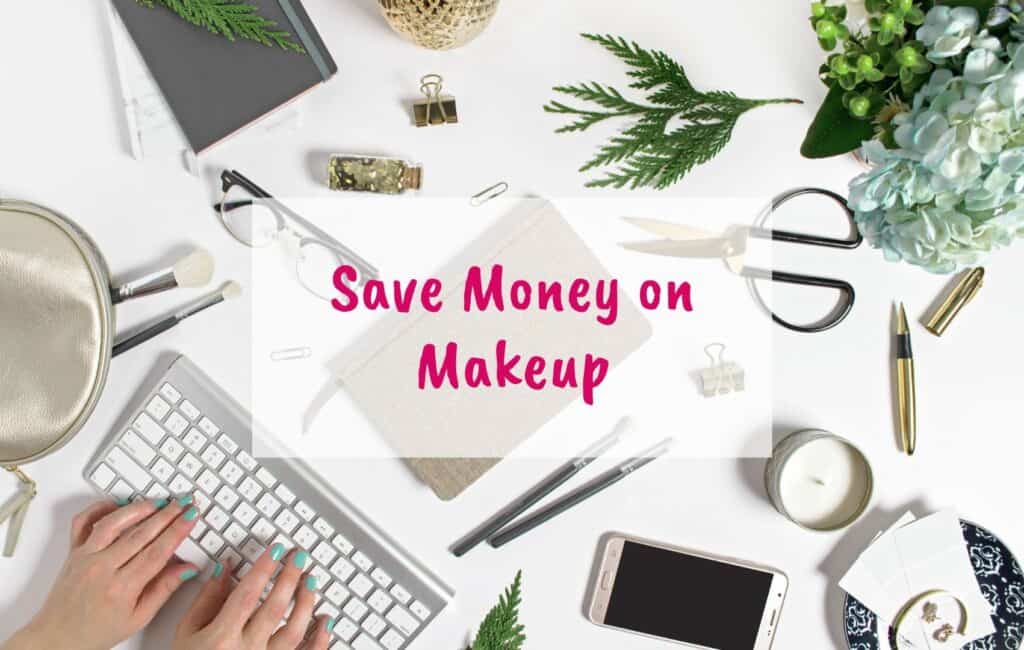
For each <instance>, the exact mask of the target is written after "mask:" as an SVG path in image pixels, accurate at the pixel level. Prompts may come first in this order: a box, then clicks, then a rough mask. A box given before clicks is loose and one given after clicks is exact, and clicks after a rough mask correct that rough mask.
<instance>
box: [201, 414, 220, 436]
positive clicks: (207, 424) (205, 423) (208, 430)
mask: <svg viewBox="0 0 1024 650" xmlns="http://www.w3.org/2000/svg"><path fill="white" fill-rule="evenodd" d="M199 428H200V429H202V430H203V433H205V434H206V435H208V436H210V437H211V438H212V437H214V436H216V435H217V434H218V433H220V427H218V426H217V425H216V424H214V423H213V420H211V419H210V418H208V417H203V419H202V420H200V421H199Z"/></svg>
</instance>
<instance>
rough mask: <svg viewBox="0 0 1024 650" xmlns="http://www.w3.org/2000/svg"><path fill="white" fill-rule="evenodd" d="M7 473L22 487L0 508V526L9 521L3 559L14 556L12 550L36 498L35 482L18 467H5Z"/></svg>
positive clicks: (16, 544)
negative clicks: (14, 477)
mask: <svg viewBox="0 0 1024 650" xmlns="http://www.w3.org/2000/svg"><path fill="white" fill-rule="evenodd" d="M4 469H6V470H7V471H8V472H11V473H12V474H14V475H15V476H16V477H18V480H19V481H20V482H21V484H22V487H21V489H19V490H18V493H17V494H15V495H14V496H12V497H11V498H10V499H8V500H7V503H5V504H4V505H3V506H2V507H0V525H3V523H4V522H5V521H8V520H10V524H9V525H8V526H7V541H6V543H5V544H4V557H12V556H13V555H14V549H15V548H16V547H17V546H18V538H19V537H20V535H21V528H22V526H23V525H24V523H25V515H26V513H28V507H29V505H31V503H32V499H33V498H35V496H36V482H35V481H33V480H32V479H30V478H29V477H28V475H27V474H25V472H23V471H21V469H20V468H18V467H14V466H11V467H5V468H4Z"/></svg>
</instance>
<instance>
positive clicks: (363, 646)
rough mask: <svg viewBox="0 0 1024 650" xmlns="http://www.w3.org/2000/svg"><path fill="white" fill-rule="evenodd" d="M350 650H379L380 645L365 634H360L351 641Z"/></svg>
mask: <svg viewBox="0 0 1024 650" xmlns="http://www.w3.org/2000/svg"><path fill="white" fill-rule="evenodd" d="M352 650H381V647H380V646H379V645H377V642H376V641H374V640H373V639H371V638H370V637H369V636H367V635H366V634H360V635H359V638H358V639H356V640H355V641H353V642H352Z"/></svg>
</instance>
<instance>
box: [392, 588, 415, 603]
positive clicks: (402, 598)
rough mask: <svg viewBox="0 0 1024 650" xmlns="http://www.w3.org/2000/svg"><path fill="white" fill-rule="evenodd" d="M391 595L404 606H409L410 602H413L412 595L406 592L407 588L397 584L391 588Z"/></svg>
mask: <svg viewBox="0 0 1024 650" xmlns="http://www.w3.org/2000/svg"><path fill="white" fill-rule="evenodd" d="M391 595H392V596H394V597H395V600H397V601H398V602H400V603H402V604H403V605H408V604H409V601H410V600H412V594H410V593H409V592H408V591H406V589H405V587H403V586H402V585H399V584H396V585H395V586H394V587H392V588H391Z"/></svg>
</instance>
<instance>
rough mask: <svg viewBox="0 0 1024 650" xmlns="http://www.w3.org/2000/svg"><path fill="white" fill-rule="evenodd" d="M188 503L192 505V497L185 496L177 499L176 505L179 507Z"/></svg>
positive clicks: (189, 495)
mask: <svg viewBox="0 0 1024 650" xmlns="http://www.w3.org/2000/svg"><path fill="white" fill-rule="evenodd" d="M190 503H192V495H191V494H186V495H185V496H183V497H178V505H179V506H187V505H188V504H190Z"/></svg>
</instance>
